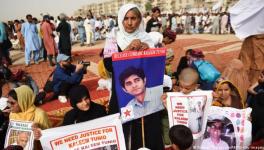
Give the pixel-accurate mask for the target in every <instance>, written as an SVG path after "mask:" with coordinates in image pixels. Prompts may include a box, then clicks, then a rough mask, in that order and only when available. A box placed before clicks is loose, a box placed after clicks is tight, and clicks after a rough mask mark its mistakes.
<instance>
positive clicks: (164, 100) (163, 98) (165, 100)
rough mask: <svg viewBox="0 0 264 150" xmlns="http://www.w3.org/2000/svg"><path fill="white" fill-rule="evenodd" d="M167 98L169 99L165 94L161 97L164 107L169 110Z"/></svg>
mask: <svg viewBox="0 0 264 150" xmlns="http://www.w3.org/2000/svg"><path fill="white" fill-rule="evenodd" d="M167 97H168V95H167V94H166V93H163V94H162V95H161V98H160V99H161V100H162V104H163V106H164V107H165V108H166V109H167Z"/></svg>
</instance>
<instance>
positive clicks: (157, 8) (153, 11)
mask: <svg viewBox="0 0 264 150" xmlns="http://www.w3.org/2000/svg"><path fill="white" fill-rule="evenodd" d="M151 11H152V13H155V12H156V11H159V13H160V9H159V7H154V8H152V9H151Z"/></svg>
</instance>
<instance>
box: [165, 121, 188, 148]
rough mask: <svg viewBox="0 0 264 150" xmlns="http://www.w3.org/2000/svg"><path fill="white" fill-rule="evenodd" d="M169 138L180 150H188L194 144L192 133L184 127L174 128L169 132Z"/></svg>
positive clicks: (177, 126) (176, 126)
mask: <svg viewBox="0 0 264 150" xmlns="http://www.w3.org/2000/svg"><path fill="white" fill-rule="evenodd" d="M169 137H170V140H171V142H172V143H173V144H175V145H177V147H178V148H179V149H180V150H186V149H187V148H189V147H191V146H192V143H193V136H192V131H191V130H190V129H189V128H188V127H186V126H184V125H175V126H172V127H171V128H170V130H169Z"/></svg>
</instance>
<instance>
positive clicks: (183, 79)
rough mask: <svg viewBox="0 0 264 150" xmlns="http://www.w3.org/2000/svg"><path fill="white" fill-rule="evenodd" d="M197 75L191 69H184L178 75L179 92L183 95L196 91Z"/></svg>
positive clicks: (197, 85)
mask: <svg viewBox="0 0 264 150" xmlns="http://www.w3.org/2000/svg"><path fill="white" fill-rule="evenodd" d="M198 81H199V74H198V72H197V71H196V70H195V69H193V68H185V69H183V70H182V71H181V73H180V75H179V86H180V91H181V92H182V93H183V94H189V93H191V92H192V91H195V90H196V89H198V87H199V84H198Z"/></svg>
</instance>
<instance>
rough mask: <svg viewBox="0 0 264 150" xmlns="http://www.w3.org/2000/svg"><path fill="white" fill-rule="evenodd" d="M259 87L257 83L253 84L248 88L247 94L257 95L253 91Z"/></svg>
mask: <svg viewBox="0 0 264 150" xmlns="http://www.w3.org/2000/svg"><path fill="white" fill-rule="evenodd" d="M258 85H259V83H258V82H256V83H255V84H253V85H251V86H250V87H249V88H248V92H249V93H250V94H253V95H257V94H258V93H257V92H256V91H255V90H254V89H255V88H256V87H257V86H258Z"/></svg>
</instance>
